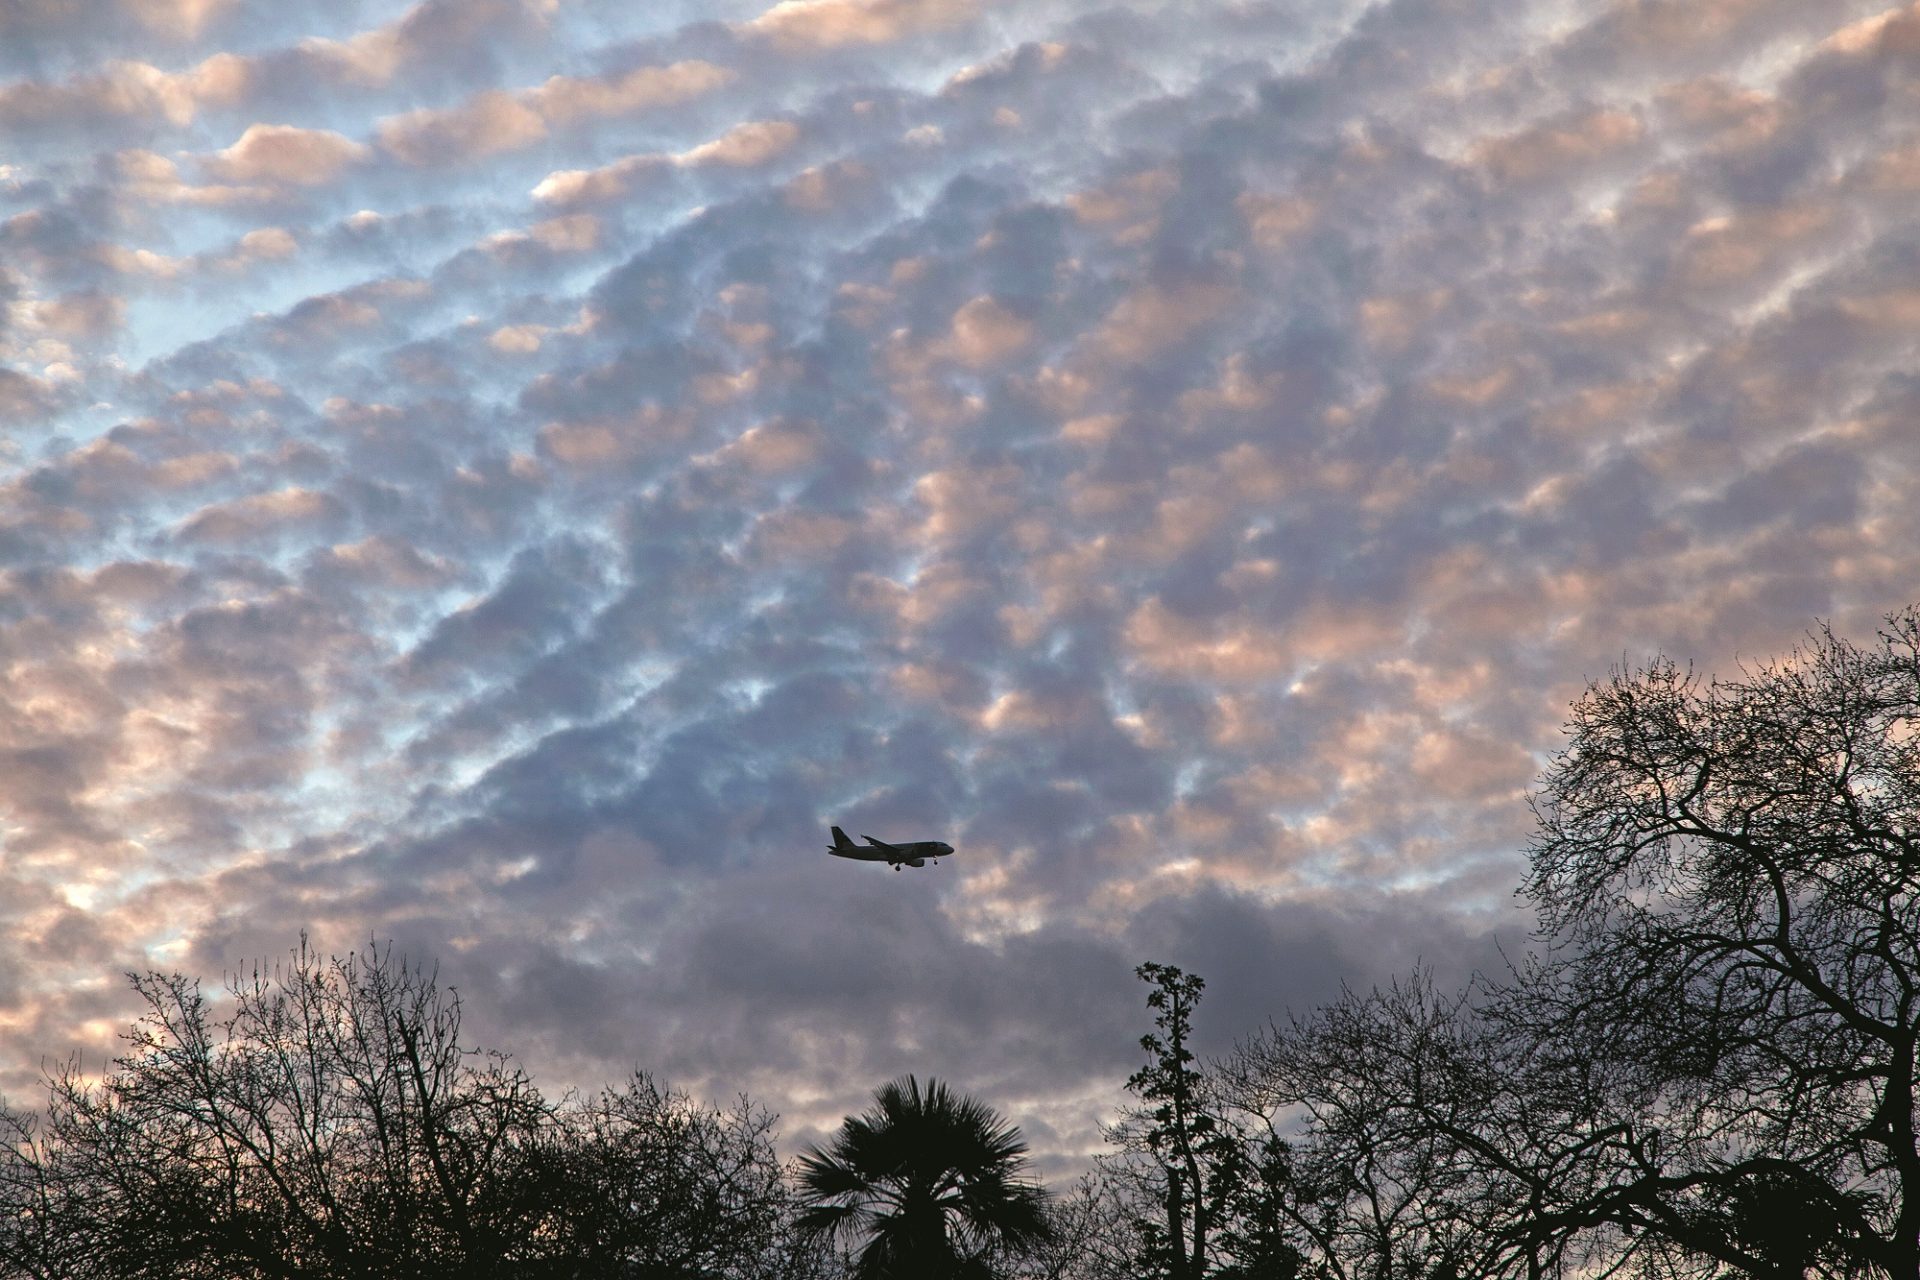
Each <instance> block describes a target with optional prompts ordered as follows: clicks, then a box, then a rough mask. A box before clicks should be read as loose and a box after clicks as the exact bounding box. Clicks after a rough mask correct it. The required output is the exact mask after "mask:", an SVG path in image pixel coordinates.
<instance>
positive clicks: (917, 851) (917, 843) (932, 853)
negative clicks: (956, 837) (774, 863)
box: [827, 827, 953, 871]
mask: <svg viewBox="0 0 1920 1280" xmlns="http://www.w3.org/2000/svg"><path fill="white" fill-rule="evenodd" d="M832 830H833V843H832V844H830V845H828V846H827V852H828V853H830V854H832V855H833V856H834V857H836V858H854V859H856V860H858V861H860V862H885V863H887V864H889V865H890V866H892V867H893V869H894V870H895V871H898V870H899V869H900V868H901V867H903V866H906V867H924V866H926V865H927V861H928V860H929V859H931V860H932V862H933V865H934V866H936V867H937V866H939V865H940V859H942V858H944V857H946V856H947V855H948V854H950V853H952V852H953V846H952V845H950V844H948V843H947V842H946V841H944V840H914V841H912V842H910V843H907V844H888V843H887V842H886V841H884V840H875V839H874V838H873V837H872V836H861V837H860V838H861V839H862V840H865V841H866V842H867V843H866V845H865V846H861V845H857V844H855V843H854V842H853V841H851V840H849V839H847V833H846V832H844V831H842V830H841V829H840V828H838V827H834V828H833V829H832Z"/></svg>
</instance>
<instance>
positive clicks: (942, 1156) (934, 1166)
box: [799, 1076, 1049, 1280]
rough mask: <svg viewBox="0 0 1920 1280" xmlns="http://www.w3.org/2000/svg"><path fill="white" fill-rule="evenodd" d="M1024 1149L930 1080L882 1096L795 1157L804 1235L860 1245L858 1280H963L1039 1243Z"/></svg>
mask: <svg viewBox="0 0 1920 1280" xmlns="http://www.w3.org/2000/svg"><path fill="white" fill-rule="evenodd" d="M1026 1149H1027V1148H1026V1143H1025V1142H1023V1141H1022V1140H1021V1138H1020V1131H1019V1130H1018V1129H1016V1128H1014V1127H1013V1126H1011V1125H1009V1124H1007V1123H1006V1122H1005V1121H1004V1120H1002V1119H1001V1118H1000V1117H999V1116H998V1115H997V1114H995V1113H994V1112H993V1111H992V1110H991V1109H990V1108H988V1107H986V1106H984V1105H983V1104H981V1103H979V1102H977V1101H975V1100H974V1099H972V1098H969V1097H966V1096H965V1095H962V1094H956V1093H954V1092H953V1091H952V1090H951V1089H949V1088H948V1087H947V1086H946V1085H944V1084H942V1083H940V1082H939V1081H937V1080H933V1079H929V1080H928V1081H927V1084H926V1087H925V1088H924V1089H922V1088H921V1086H920V1082H919V1081H918V1080H917V1079H916V1078H915V1077H913V1076H908V1077H906V1078H905V1079H904V1080H895V1081H891V1082H889V1083H887V1084H885V1085H883V1086H881V1088H880V1090H879V1091H878V1093H877V1094H876V1095H875V1106H874V1107H873V1108H871V1109H870V1110H868V1111H867V1113H866V1114H865V1115H861V1116H849V1117H848V1118H847V1120H846V1121H845V1123H844V1124H842V1125H841V1128H840V1132H839V1133H838V1134H837V1135H836V1136H835V1138H834V1140H833V1141H832V1143H831V1144H829V1146H828V1147H827V1149H826V1150H824V1151H823V1150H821V1149H820V1148H818V1147H809V1148H808V1149H807V1151H806V1152H805V1153H804V1154H803V1155H802V1156H801V1157H800V1161H799V1169H800V1186H801V1194H802V1197H803V1198H804V1199H805V1200H806V1201H807V1203H808V1207H807V1208H806V1209H805V1210H804V1211H803V1212H802V1214H801V1215H800V1218H799V1224H800V1227H801V1229H802V1231H803V1232H806V1233H809V1234H812V1235H814V1236H817V1237H824V1238H828V1239H836V1240H842V1241H846V1242H849V1243H852V1244H855V1245H857V1246H858V1254H857V1261H856V1266H855V1275H856V1276H857V1277H858V1280H971V1278H972V1277H982V1278H984V1277H989V1276H991V1275H992V1274H993V1269H994V1264H995V1263H996V1262H997V1261H999V1260H1000V1259H1002V1258H1004V1257H1006V1256H1008V1255H1018V1254H1020V1253H1023V1252H1025V1251H1026V1250H1028V1249H1030V1248H1031V1247H1032V1246H1034V1245H1036V1244H1038V1243H1040V1242H1041V1241H1043V1240H1045V1239H1046V1238H1047V1235H1048V1232H1049V1226H1048V1221H1047V1216H1046V1202H1047V1197H1046V1194H1045V1192H1044V1191H1042V1190H1041V1188H1040V1187H1039V1186H1038V1185H1036V1184H1034V1183H1031V1182H1028V1181H1026V1180H1025V1179H1024V1178H1023V1177H1022V1173H1023V1171H1024V1168H1025V1165H1026Z"/></svg>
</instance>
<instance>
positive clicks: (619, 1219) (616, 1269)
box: [0, 942, 820, 1280]
mask: <svg viewBox="0 0 1920 1280" xmlns="http://www.w3.org/2000/svg"><path fill="white" fill-rule="evenodd" d="M133 983H134V987H135V989H136V990H137V991H138V992H139V994H140V995H141V997H142V999H143V1000H144V1002H145V1004H146V1012H145V1013H144V1015H143V1016H142V1017H141V1018H140V1019H139V1021H138V1022H136V1023H135V1024H134V1026H133V1028H132V1030H131V1032H130V1033H129V1035H128V1037H127V1049H126V1052H125V1053H124V1054H122V1055H121V1057H120V1058H119V1059H118V1060H116V1061H115V1063H114V1064H113V1065H112V1068H111V1069H110V1070H109V1071H108V1072H107V1073H106V1074H105V1076H104V1078H101V1079H93V1078H91V1077H89V1076H88V1075H86V1074H84V1073H83V1072H82V1071H81V1070H80V1068H79V1065H78V1064H69V1065H68V1066H67V1067H65V1068H63V1069H61V1070H59V1071H57V1072H55V1073H54V1074H53V1076H52V1077H51V1078H50V1080H49V1082H48V1097H47V1102H46V1106H45V1107H44V1108H43V1110H42V1112H41V1114H40V1115H38V1116H37V1117H36V1116H27V1115H22V1114H13V1113H5V1114H4V1126H5V1127H4V1128H0V1139H4V1142H0V1276H5V1277H33V1278H34V1280H82V1278H84V1280H144V1278H145V1277H154V1278H155V1280H159V1278H161V1277H166V1278H168V1280H193V1278H195V1277H210V1278H211V1277H219V1278H220V1280H252V1278H254V1277H285V1278H288V1280H294V1278H301V1280H304V1278H307V1277H312V1278H314V1280H376V1278H378V1280H432V1278H436V1277H447V1278H449V1280H451V1278H452V1277H473V1278H477V1280H485V1278H486V1277H489V1276H499V1277H507V1276H511V1277H514V1278H515V1280H539V1278H541V1277H552V1278H554V1280H560V1278H561V1277H566V1278H569V1280H571V1278H573V1277H634V1278H635V1280H638V1278H640V1277H646V1278H647V1280H670V1278H673V1280H680V1278H684V1280H692V1278H693V1277H700V1278H701V1280H788V1278H791V1280H800V1278H801V1277H805V1276H808V1275H811V1274H816V1273H817V1272H818V1271H819V1267H818V1266H817V1265H816V1264H817V1263H818V1262H819V1261H820V1260H819V1259H818V1258H817V1257H816V1256H815V1255H814V1254H812V1253H810V1252H808V1251H807V1250H805V1249H800V1248H796V1247H790V1241H789V1240H788V1239H787V1236H786V1228H787V1226H788V1225H789V1223H790V1220H791V1216H792V1215H791V1214H790V1212H789V1209H790V1199H789V1196H788V1193H787V1190H786V1184H785V1183H784V1181H783V1178H782V1172H781V1168H780V1164H779V1161H778V1159H777V1157H776V1155H775V1152H774V1147H773V1140H772V1123H773V1121H772V1117H770V1116H768V1115H766V1114H764V1113H762V1112H759V1111H756V1110H755V1109H753V1108H752V1107H751V1106H750V1105H749V1104H747V1103H746V1102H745V1101H744V1100H743V1101H742V1102H741V1103H740V1104H739V1105H738V1106H737V1107H736V1108H734V1109H733V1110H731V1111H720V1110H717V1109H714V1108H709V1107H705V1106H701V1105H699V1104H696V1103H694V1102H693V1101H691V1100H690V1099H688V1098H686V1097H685V1096H684V1095H681V1094H677V1093H673V1092H671V1091H669V1090H664V1089H661V1088H659V1087H657V1086H655V1085H654V1083H653V1082H652V1081H651V1080H650V1079H649V1078H647V1077H645V1076H637V1077H635V1079H634V1080H633V1081H632V1082H630V1083H629V1085H628V1086H627V1087H626V1088H625V1089H624V1090H621V1091H618V1092H613V1091H609V1092H604V1093H601V1094H598V1095H594V1096H592V1097H589V1098H586V1099H571V1098H570V1099H564V1100H562V1101H561V1102H560V1103H557V1104H556V1103H550V1102H549V1101H548V1100H546V1099H545V1098H544V1097H543V1096H542V1095H541V1094H540V1092H539V1090H538V1089H537V1088H536V1087H535V1086H534V1084H533V1082H532V1080H531V1079H530V1078H529V1077H528V1076H527V1075H526V1073H525V1072H524V1071H522V1070H521V1069H520V1068H518V1067H516V1066H515V1065H514V1064H513V1063H512V1062H511V1061H510V1060H509V1059H508V1058H506V1057H505V1056H504V1055H501V1054H497V1053H486V1052H481V1051H478V1050H475V1049H473V1048H471V1047H469V1046H467V1045H466V1044H464V1043H463V1042H462V1040H461V1036H460V1029H461V1016H460V1002H459V999H458V997H457V996H455V995H454V994H453V993H452V992H449V991H446V990H444V989H442V988H441V987H440V986H439V984H438V983H437V981H436V980H435V977H434V975H433V973H432V972H431V971H429V970H426V969H422V968H420V967H418V966H413V965H409V964H407V963H406V962H404V961H403V960H401V959H399V958H397V957H395V956H394V955H393V953H392V952H391V951H390V950H389V949H387V948H383V947H369V948H368V949H366V950H365V951H363V952H362V953H360V954H357V955H350V956H347V957H345V958H329V959H322V958H321V957H319V956H318V955H316V954H315V953H314V952H312V951H311V950H310V949H309V948H308V947H307V946H306V945H305V943H304V942H303V943H302V944H301V946H300V947H299V948H298V949H297V950H296V951H295V952H294V953H293V954H292V956H291V957H290V958H289V959H288V960H287V961H285V962H283V963H282V964H280V965H278V966H275V967H273V968H272V969H255V970H254V971H253V972H252V973H250V974H248V975H246V976H245V977H243V978H241V979H238V980H235V981H233V982H231V983H230V984H229V987H228V991H227V992H226V995H225V998H224V999H222V1000H221V1001H219V1002H217V1003H216V1002H215V1001H213V1000H210V999H209V998H207V997H206V996H205V995H203V994H202V992H201V991H200V989H199V987H198V986H197V984H195V983H194V982H192V981H191V980H189V979H187V978H184V977H180V976H178V975H174V976H161V975H155V974H149V975H146V976H143V977H136V978H134V979H133ZM809 1268H812V1270H809Z"/></svg>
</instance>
